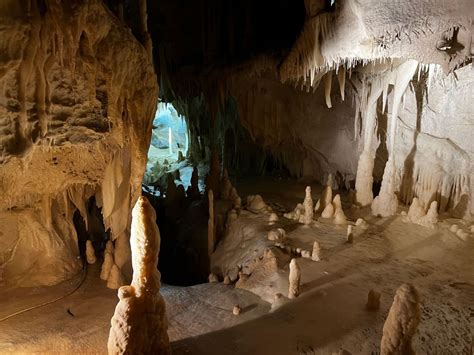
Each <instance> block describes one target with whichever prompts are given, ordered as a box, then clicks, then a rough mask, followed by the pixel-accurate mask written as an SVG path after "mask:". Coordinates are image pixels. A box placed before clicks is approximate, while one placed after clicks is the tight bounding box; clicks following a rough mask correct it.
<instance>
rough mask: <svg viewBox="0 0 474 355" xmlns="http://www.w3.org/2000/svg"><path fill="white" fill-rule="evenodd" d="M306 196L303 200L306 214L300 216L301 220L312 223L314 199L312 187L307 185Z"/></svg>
mask: <svg viewBox="0 0 474 355" xmlns="http://www.w3.org/2000/svg"><path fill="white" fill-rule="evenodd" d="M305 194H306V195H305V198H304V201H303V208H304V214H303V215H302V216H301V217H300V220H299V222H300V223H303V224H306V225H308V224H311V223H312V222H313V214H314V211H313V199H312V197H311V187H310V186H306V190H305Z"/></svg>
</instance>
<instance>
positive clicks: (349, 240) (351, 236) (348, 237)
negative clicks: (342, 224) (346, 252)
mask: <svg viewBox="0 0 474 355" xmlns="http://www.w3.org/2000/svg"><path fill="white" fill-rule="evenodd" d="M346 241H347V243H349V244H352V243H353V242H354V234H353V233H352V225H350V224H349V225H348V226H347V234H346Z"/></svg>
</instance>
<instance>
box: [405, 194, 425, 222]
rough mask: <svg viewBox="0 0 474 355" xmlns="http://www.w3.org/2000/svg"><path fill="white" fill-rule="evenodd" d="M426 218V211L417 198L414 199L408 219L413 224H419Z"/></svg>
mask: <svg viewBox="0 0 474 355" xmlns="http://www.w3.org/2000/svg"><path fill="white" fill-rule="evenodd" d="M424 216H425V209H424V208H423V206H422V205H421V203H420V201H419V200H418V198H417V197H413V201H412V202H411V205H410V208H409V209H408V214H407V219H408V220H409V221H410V222H412V223H418V222H419V221H420V220H421V218H423V217H424Z"/></svg>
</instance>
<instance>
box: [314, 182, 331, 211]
mask: <svg viewBox="0 0 474 355" xmlns="http://www.w3.org/2000/svg"><path fill="white" fill-rule="evenodd" d="M329 181H330V179H328V182H329ZM329 205H331V206H332V187H331V185H329V184H328V185H326V187H325V188H324V190H323V192H322V193H321V197H320V198H319V200H318V202H316V206H315V207H314V212H315V213H322V212H323V211H324V210H325V209H326V207H327V206H329ZM324 218H326V217H324ZM327 218H330V217H327Z"/></svg>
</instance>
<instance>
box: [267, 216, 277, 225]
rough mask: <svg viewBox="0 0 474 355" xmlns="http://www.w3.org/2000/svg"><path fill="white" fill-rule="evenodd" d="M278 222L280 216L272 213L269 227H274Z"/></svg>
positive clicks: (269, 218)
mask: <svg viewBox="0 0 474 355" xmlns="http://www.w3.org/2000/svg"><path fill="white" fill-rule="evenodd" d="M276 222H278V216H277V214H276V213H271V214H270V216H269V217H268V225H270V226H271V225H274V224H275V223H276Z"/></svg>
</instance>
